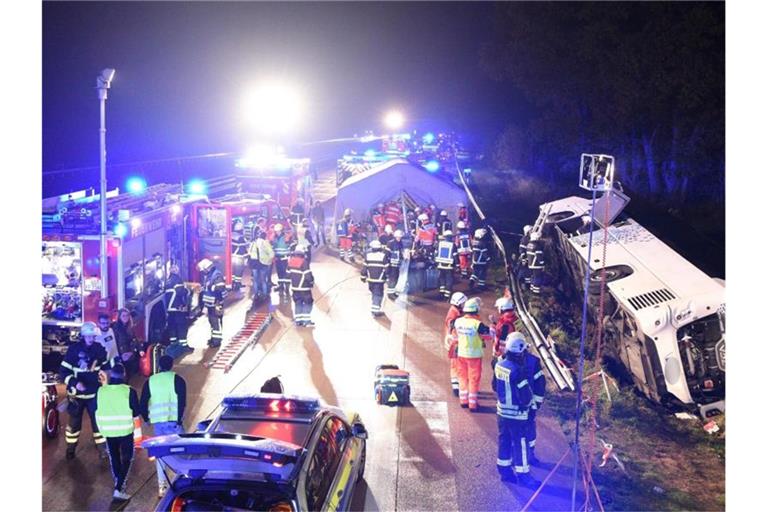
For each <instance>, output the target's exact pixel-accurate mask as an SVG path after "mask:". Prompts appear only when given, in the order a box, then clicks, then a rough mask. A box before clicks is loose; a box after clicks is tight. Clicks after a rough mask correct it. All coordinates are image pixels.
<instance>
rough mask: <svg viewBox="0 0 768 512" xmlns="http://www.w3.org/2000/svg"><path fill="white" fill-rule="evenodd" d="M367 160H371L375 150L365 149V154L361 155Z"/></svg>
mask: <svg viewBox="0 0 768 512" xmlns="http://www.w3.org/2000/svg"><path fill="white" fill-rule="evenodd" d="M363 154H364V155H365V156H367V157H368V158H373V157H375V156H376V150H375V149H366V150H365V153H363Z"/></svg>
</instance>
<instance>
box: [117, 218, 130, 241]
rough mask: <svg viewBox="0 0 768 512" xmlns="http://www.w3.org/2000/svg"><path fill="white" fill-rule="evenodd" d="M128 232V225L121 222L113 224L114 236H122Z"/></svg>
mask: <svg viewBox="0 0 768 512" xmlns="http://www.w3.org/2000/svg"><path fill="white" fill-rule="evenodd" d="M127 234H128V227H127V226H126V225H125V224H123V223H122V222H121V223H119V224H118V225H116V226H115V236H117V237H120V238H123V237H124V236H125V235H127Z"/></svg>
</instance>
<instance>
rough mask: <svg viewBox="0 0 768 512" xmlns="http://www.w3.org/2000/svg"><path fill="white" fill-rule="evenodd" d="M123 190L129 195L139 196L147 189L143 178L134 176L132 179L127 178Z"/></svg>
mask: <svg viewBox="0 0 768 512" xmlns="http://www.w3.org/2000/svg"><path fill="white" fill-rule="evenodd" d="M125 188H126V189H127V190H128V192H130V193H131V194H141V193H142V192H144V191H145V190H146V189H147V182H146V181H145V180H144V178H140V177H138V176H134V177H133V178H128V181H126V182H125Z"/></svg>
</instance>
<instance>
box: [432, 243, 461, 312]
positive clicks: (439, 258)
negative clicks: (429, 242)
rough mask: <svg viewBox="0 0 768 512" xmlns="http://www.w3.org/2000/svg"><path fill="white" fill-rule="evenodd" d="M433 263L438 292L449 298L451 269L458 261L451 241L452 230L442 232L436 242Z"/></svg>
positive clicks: (451, 280) (454, 267) (451, 278)
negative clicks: (435, 267) (438, 286)
mask: <svg viewBox="0 0 768 512" xmlns="http://www.w3.org/2000/svg"><path fill="white" fill-rule="evenodd" d="M435 263H437V272H438V278H437V279H438V283H439V285H440V293H442V294H443V297H445V299H446V300H448V299H450V298H451V292H452V290H453V271H454V270H455V269H456V264H457V263H458V255H457V254H456V245H454V243H453V232H452V231H451V230H450V229H449V230H448V231H446V232H445V233H443V234H442V235H441V236H440V240H439V241H438V242H437V254H436V255H435Z"/></svg>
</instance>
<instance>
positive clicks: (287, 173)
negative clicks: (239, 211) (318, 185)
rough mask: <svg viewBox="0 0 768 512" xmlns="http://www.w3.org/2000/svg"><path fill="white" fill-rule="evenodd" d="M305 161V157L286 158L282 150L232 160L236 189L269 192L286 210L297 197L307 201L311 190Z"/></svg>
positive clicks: (265, 193)
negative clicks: (266, 155) (276, 152)
mask: <svg viewBox="0 0 768 512" xmlns="http://www.w3.org/2000/svg"><path fill="white" fill-rule="evenodd" d="M309 165H310V160H309V158H287V157H285V156H284V155H282V154H272V155H269V156H268V157H267V158H253V157H245V158H241V159H239V160H237V161H236V162H235V167H236V169H237V175H236V176H235V181H236V182H237V186H238V189H237V190H236V192H242V193H250V194H264V195H269V196H270V197H271V198H272V199H274V200H275V201H277V203H278V204H279V205H280V206H281V207H282V208H283V209H285V210H286V211H288V210H289V209H290V208H291V206H293V205H294V204H295V203H296V200H297V199H299V198H302V199H303V200H304V203H305V204H306V205H309V203H310V199H311V194H312V176H311V173H310V170H309Z"/></svg>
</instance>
